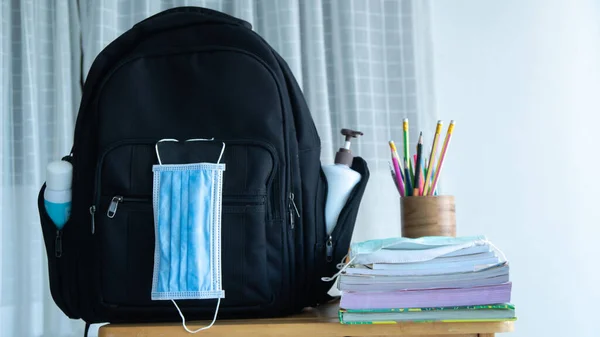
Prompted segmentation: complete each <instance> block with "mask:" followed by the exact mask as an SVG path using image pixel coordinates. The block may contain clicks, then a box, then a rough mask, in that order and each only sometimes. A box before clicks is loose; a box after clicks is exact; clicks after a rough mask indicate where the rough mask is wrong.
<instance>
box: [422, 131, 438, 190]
mask: <svg viewBox="0 0 600 337" xmlns="http://www.w3.org/2000/svg"><path fill="white" fill-rule="evenodd" d="M442 125H443V122H442V121H441V120H439V121H438V122H437V126H436V127H435V135H434V136H433V145H432V146H431V153H430V154H429V164H427V171H426V172H427V177H426V178H425V188H424V189H423V195H428V194H430V193H429V187H430V185H431V182H432V180H431V177H432V176H433V175H432V174H433V171H434V169H433V168H434V167H433V163H434V162H435V156H436V154H437V143H438V139H439V138H440V133H442ZM431 194H433V193H431Z"/></svg>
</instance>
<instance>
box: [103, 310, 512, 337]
mask: <svg viewBox="0 0 600 337" xmlns="http://www.w3.org/2000/svg"><path fill="white" fill-rule="evenodd" d="M337 310H338V303H333V304H328V305H325V306H323V307H319V308H313V309H307V310H305V312H303V313H302V314H299V315H296V316H291V317H286V318H273V319H255V320H218V319H217V322H216V323H215V325H213V326H212V327H211V328H210V329H208V330H204V331H201V332H199V333H197V334H195V335H193V336H244V337H254V336H256V337H258V336H277V337H291V336H299V337H300V336H302V337H304V336H309V337H330V336H341V337H342V336H406V337H409V336H413V337H416V336H429V337H441V336H445V337H451V336H453V337H494V335H495V334H496V333H499V332H510V331H513V328H514V326H513V322H511V321H507V322H477V323H401V324H389V325H388V324H375V325H343V324H340V322H339V320H338V317H337ZM207 323H208V322H192V323H188V327H189V328H190V329H193V330H195V329H198V328H199V327H202V326H206V325H207ZM159 336H160V337H167V336H168V337H189V336H192V335H191V334H189V333H187V332H186V331H185V330H184V329H183V327H182V326H181V322H179V323H152V324H138V325H135V324H108V325H104V326H102V327H100V329H99V331H98V337H159Z"/></svg>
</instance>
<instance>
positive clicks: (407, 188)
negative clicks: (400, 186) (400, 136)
mask: <svg viewBox="0 0 600 337" xmlns="http://www.w3.org/2000/svg"><path fill="white" fill-rule="evenodd" d="M408 167H409V164H408V160H406V158H404V176H405V177H406V179H404V184H405V185H404V191H405V193H406V196H407V197H409V196H411V195H412V184H411V183H410V172H408Z"/></svg>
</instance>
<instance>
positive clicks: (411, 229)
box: [400, 195, 456, 238]
mask: <svg viewBox="0 0 600 337" xmlns="http://www.w3.org/2000/svg"><path fill="white" fill-rule="evenodd" d="M400 212H401V213H402V214H401V220H402V236H403V237H406V238H419V237H422V236H456V206H455V204H454V196H450V195H436V196H424V197H422V196H417V197H402V198H400Z"/></svg>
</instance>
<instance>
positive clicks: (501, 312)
mask: <svg viewBox="0 0 600 337" xmlns="http://www.w3.org/2000/svg"><path fill="white" fill-rule="evenodd" d="M339 319H340V322H341V323H342V324H395V323H399V322H484V321H487V322H489V321H512V320H516V317H515V307H514V306H513V305H512V304H510V303H506V304H491V305H475V306H462V307H456V306H454V307H429V308H401V309H341V310H340V311H339Z"/></svg>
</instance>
